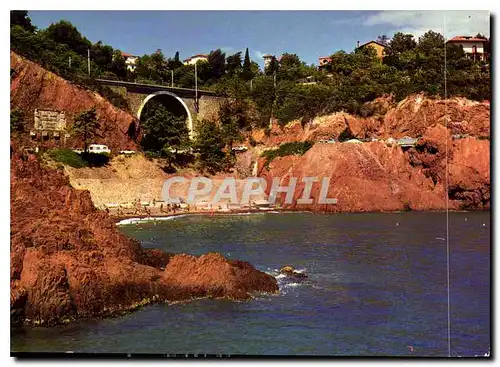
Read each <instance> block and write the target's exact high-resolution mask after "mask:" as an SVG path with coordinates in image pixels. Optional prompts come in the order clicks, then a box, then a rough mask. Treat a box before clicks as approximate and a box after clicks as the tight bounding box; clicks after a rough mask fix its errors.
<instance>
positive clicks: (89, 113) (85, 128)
mask: <svg viewBox="0 0 500 367" xmlns="http://www.w3.org/2000/svg"><path fill="white" fill-rule="evenodd" d="M98 128H99V121H98V119H97V111H96V108H95V107H92V108H91V109H89V110H85V111H82V112H80V113H79V114H78V115H76V116H75V120H74V124H73V130H74V131H75V132H76V133H77V134H78V135H80V136H82V138H83V144H84V151H85V152H87V147H88V143H89V141H90V140H91V139H93V138H94V136H95V135H96V134H97V129H98Z"/></svg>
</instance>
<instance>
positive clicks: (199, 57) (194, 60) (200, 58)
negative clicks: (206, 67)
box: [184, 54, 208, 65]
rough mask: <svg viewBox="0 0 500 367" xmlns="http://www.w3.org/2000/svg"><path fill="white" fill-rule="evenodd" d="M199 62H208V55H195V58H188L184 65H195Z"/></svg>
mask: <svg viewBox="0 0 500 367" xmlns="http://www.w3.org/2000/svg"><path fill="white" fill-rule="evenodd" d="M198 61H208V55H205V54H197V55H193V56H191V57H189V58H187V59H186V60H184V65H194V64H196V63H197V62H198Z"/></svg>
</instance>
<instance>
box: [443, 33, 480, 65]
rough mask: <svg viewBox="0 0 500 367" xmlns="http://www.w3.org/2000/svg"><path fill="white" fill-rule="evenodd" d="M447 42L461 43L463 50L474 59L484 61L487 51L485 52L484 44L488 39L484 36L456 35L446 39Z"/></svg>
mask: <svg viewBox="0 0 500 367" xmlns="http://www.w3.org/2000/svg"><path fill="white" fill-rule="evenodd" d="M448 42H449V43H454V44H457V45H461V46H462V47H463V49H464V52H465V53H466V54H467V55H468V56H469V57H471V58H473V59H474V60H482V61H486V59H487V56H488V55H487V53H486V52H485V45H486V43H487V42H488V40H486V39H484V38H476V37H472V36H456V37H453V38H452V39H450V40H448Z"/></svg>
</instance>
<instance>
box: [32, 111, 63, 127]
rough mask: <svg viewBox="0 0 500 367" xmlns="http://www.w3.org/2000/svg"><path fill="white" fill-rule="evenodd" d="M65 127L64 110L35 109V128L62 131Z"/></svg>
mask: <svg viewBox="0 0 500 367" xmlns="http://www.w3.org/2000/svg"><path fill="white" fill-rule="evenodd" d="M64 129H66V116H65V114H64V112H59V111H43V110H35V130H44V131H62V130H64Z"/></svg>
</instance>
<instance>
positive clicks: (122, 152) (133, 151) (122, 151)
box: [118, 150, 135, 155]
mask: <svg viewBox="0 0 500 367" xmlns="http://www.w3.org/2000/svg"><path fill="white" fill-rule="evenodd" d="M118 153H119V154H125V155H132V154H135V150H120V151H119V152H118Z"/></svg>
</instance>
